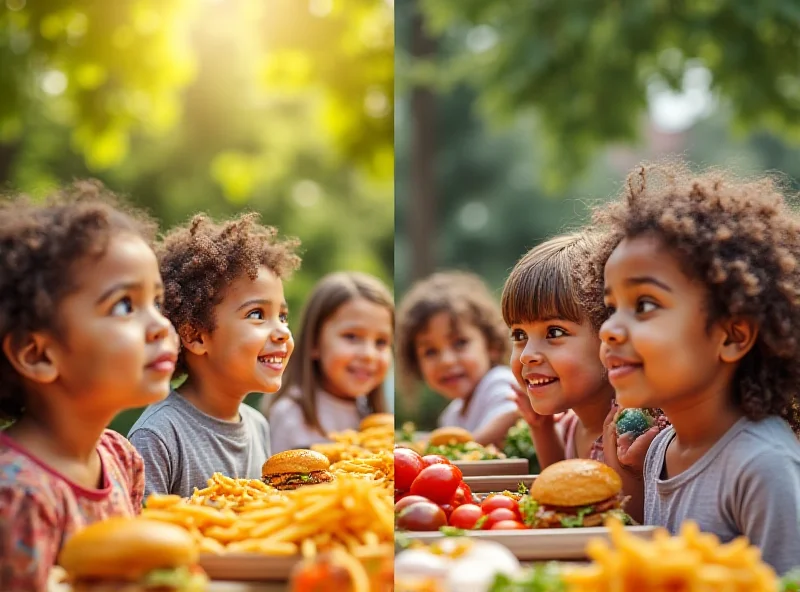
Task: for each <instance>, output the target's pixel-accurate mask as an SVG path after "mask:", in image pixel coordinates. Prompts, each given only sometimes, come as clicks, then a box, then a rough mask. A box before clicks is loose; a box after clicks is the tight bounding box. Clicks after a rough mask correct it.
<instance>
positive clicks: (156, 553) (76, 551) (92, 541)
mask: <svg viewBox="0 0 800 592" xmlns="http://www.w3.org/2000/svg"><path fill="white" fill-rule="evenodd" d="M197 559H198V550H197V547H196V545H195V542H194V539H193V538H192V536H191V535H190V534H189V533H188V532H187V531H185V530H184V529H183V528H181V527H179V526H176V525H174V524H168V523H166V522H159V521H156V520H147V519H144V518H110V519H108V520H104V521H102V522H96V523H94V524H92V525H90V526H87V527H86V528H84V529H83V530H80V531H78V532H77V533H76V534H75V535H73V536H72V537H70V538H69V539H68V540H67V542H66V543H65V544H64V546H63V548H62V549H61V553H60V555H59V558H58V563H59V565H60V566H61V567H62V569H63V570H64V571H65V572H66V574H67V576H66V580H67V584H68V585H69V586H70V588H71V590H72V592H111V591H114V592H202V591H204V590H206V585H207V583H208V579H207V578H206V575H205V573H204V572H203V570H202V569H201V568H200V567H199V566H198V565H197Z"/></svg>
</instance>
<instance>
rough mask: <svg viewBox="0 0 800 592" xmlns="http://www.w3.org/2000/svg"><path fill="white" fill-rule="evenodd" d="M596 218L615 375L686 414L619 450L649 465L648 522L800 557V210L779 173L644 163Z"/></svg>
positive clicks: (593, 266)
mask: <svg viewBox="0 0 800 592" xmlns="http://www.w3.org/2000/svg"><path fill="white" fill-rule="evenodd" d="M594 222H595V224H596V225H597V226H598V227H599V228H601V229H603V230H604V231H606V232H607V239H605V240H604V242H603V244H602V245H601V246H600V247H599V248H598V249H597V250H595V251H594V253H593V255H592V257H591V258H590V259H589V261H588V265H587V268H586V270H585V271H586V273H585V278H586V281H587V285H588V286H594V288H593V289H594V290H595V292H594V293H595V297H594V300H595V302H597V301H598V299H599V297H600V289H599V287H601V286H602V298H603V300H604V303H605V306H606V309H607V317H608V318H607V319H606V320H605V322H604V323H603V324H602V326H601V328H600V338H601V340H602V346H601V352H600V353H601V359H602V360H603V364H604V365H605V367H606V368H607V369H608V374H609V380H610V381H611V384H612V385H613V386H614V389H615V391H616V396H617V400H618V401H619V403H620V404H621V405H622V406H623V407H661V408H662V409H663V410H664V412H665V413H666V415H667V417H669V419H670V421H671V422H672V427H670V428H667V429H666V430H664V431H663V432H661V433H660V434H659V435H658V436H656V437H655V439H654V440H652V443H650V445H649V449H647V446H646V445H647V441H646V440H644V439H642V440H638V441H636V442H634V444H633V445H632V446H631V447H630V448H628V449H627V450H623V449H621V448H620V449H614V447H612V449H611V450H612V452H611V453H612V454H613V453H614V452H616V454H617V455H618V457H619V461H620V463H621V465H622V467H623V469H627V470H628V471H629V472H630V473H631V474H634V475H635V474H636V473H637V472H639V477H640V478H641V473H640V471H641V470H642V468H643V476H644V501H645V503H644V508H645V513H644V518H645V522H646V523H647V524H655V525H660V526H664V527H666V528H667V529H668V530H670V531H671V532H672V533H676V532H677V531H678V529H679V528H680V525H681V523H682V522H683V521H684V520H694V521H696V522H697V523H698V524H699V526H700V528H701V529H702V530H704V531H708V532H712V533H714V534H716V535H717V536H719V537H720V539H722V540H723V541H729V540H731V539H733V538H735V537H737V536H739V535H745V536H747V537H748V538H749V539H750V541H751V542H752V543H753V544H755V545H757V546H758V547H759V548H760V549H761V551H762V554H763V557H764V559H765V561H767V562H768V563H770V564H771V565H772V566H774V568H775V569H776V570H777V571H778V572H779V573H783V572H785V571H787V570H788V569H789V568H791V567H793V566H794V565H795V564H796V563H797V561H798V559H797V558H798V557H800V504H798V499H800V443H798V440H797V437H796V435H795V433H794V431H793V429H794V430H797V429H798V427H800V422H798V418H799V417H800V415H799V414H798V389H800V341H798V335H800V222H799V221H798V219H797V217H796V216H795V214H794V213H793V212H792V211H790V209H789V207H788V205H787V203H786V199H785V197H784V196H783V194H782V193H781V192H780V191H779V189H778V187H777V185H776V184H775V183H773V182H772V181H771V180H769V179H757V180H752V181H741V180H737V179H735V178H733V177H732V176H731V175H727V174H724V173H722V172H719V171H714V170H712V171H709V172H705V173H703V174H699V175H693V174H691V172H690V171H689V170H688V169H687V168H686V167H685V166H681V165H674V164H673V165H653V166H643V167H641V168H639V169H638V170H637V171H635V172H634V173H632V174H631V175H630V176H629V177H628V180H627V184H626V186H625V190H624V192H623V195H622V198H621V199H619V200H618V201H616V202H615V203H612V204H609V205H606V206H603V207H602V208H600V209H599V210H598V211H597V212H596V214H595V218H594ZM607 435H608V439H609V440H610V441H613V439H614V430H613V426H609V428H608V430H607ZM645 451H646V457H645V458H644V462H643V467H642V465H641V459H642V457H643V456H644V452H645ZM606 454H607V455H608V454H609V448H608V447H607V449H606ZM636 458H638V459H640V460H639V461H638V463H637V461H636V460H635V459H636Z"/></svg>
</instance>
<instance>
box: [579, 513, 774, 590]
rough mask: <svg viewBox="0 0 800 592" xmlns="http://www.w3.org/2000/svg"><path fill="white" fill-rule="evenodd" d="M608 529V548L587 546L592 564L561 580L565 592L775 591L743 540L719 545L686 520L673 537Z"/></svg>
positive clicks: (614, 525) (595, 543)
mask: <svg viewBox="0 0 800 592" xmlns="http://www.w3.org/2000/svg"><path fill="white" fill-rule="evenodd" d="M608 526H609V528H610V530H611V542H612V545H613V546H609V545H608V544H607V543H606V542H605V541H603V540H599V539H595V540H592V541H590V543H589V546H588V548H587V552H588V555H589V557H590V558H591V559H592V560H593V563H592V564H591V565H589V566H586V567H576V568H574V569H570V570H568V571H566V573H565V574H564V576H563V578H564V580H565V582H566V584H567V589H568V590H569V591H570V592H578V591H580V592H607V591H608V590H615V591H618V592H639V591H641V590H648V591H652V592H662V591H668V590H729V591H730V592H775V590H777V589H778V578H777V576H776V574H775V572H774V571H773V569H772V568H771V567H770V566H768V565H766V564H765V563H763V562H762V561H761V554H760V552H759V550H758V548H756V547H753V546H750V544H749V543H748V542H747V540H746V539H745V538H739V539H736V540H734V541H731V542H730V543H727V544H720V541H719V539H718V538H717V537H716V536H715V535H713V534H709V533H702V532H700V529H699V528H698V526H697V524H696V523H694V522H691V521H689V522H685V523H683V525H682V527H681V532H680V534H679V535H678V536H674V537H671V536H669V534H668V533H667V531H666V530H660V531H658V532H657V533H656V535H655V537H654V538H653V540H651V541H643V540H642V539H640V538H638V537H635V536H634V535H632V534H630V533H627V532H625V529H624V528H623V527H622V524H621V523H620V522H618V521H616V520H615V521H612V522H610V523H609V524H608Z"/></svg>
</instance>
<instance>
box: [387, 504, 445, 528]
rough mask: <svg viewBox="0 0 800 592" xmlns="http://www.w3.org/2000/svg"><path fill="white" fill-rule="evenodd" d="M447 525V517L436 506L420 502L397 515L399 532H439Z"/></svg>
mask: <svg viewBox="0 0 800 592" xmlns="http://www.w3.org/2000/svg"><path fill="white" fill-rule="evenodd" d="M446 525H447V516H445V513H444V510H442V509H441V508H440V507H439V506H437V505H436V504H432V503H431V502H418V503H416V504H411V505H410V506H408V507H407V508H406V509H404V510H403V511H402V512H400V513H399V514H398V515H397V529H398V530H439V527H441V526H446Z"/></svg>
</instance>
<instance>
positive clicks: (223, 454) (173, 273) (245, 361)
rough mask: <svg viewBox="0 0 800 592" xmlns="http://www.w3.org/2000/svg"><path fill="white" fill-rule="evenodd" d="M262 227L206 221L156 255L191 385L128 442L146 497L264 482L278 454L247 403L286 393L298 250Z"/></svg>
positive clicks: (157, 408)
mask: <svg viewBox="0 0 800 592" xmlns="http://www.w3.org/2000/svg"><path fill="white" fill-rule="evenodd" d="M257 221H258V216H257V215H256V214H244V215H241V216H239V217H238V218H236V219H233V220H228V221H226V222H223V223H221V224H217V223H215V222H213V221H212V220H211V219H210V218H208V217H207V216H205V215H203V214H198V215H196V216H194V217H193V218H192V220H191V221H190V222H189V223H188V224H187V225H185V226H180V227H177V228H175V229H173V230H171V231H170V232H169V233H168V234H167V235H166V236H165V237H164V239H163V241H162V243H161V244H160V245H159V246H158V248H157V253H158V256H159V260H160V264H161V275H162V276H163V278H164V289H165V298H164V314H165V315H166V316H167V318H168V319H169V320H170V321H172V323H173V325H174V326H175V328H176V329H177V331H178V335H179V336H180V339H181V344H182V349H181V352H180V355H179V357H178V364H177V373H178V374H179V375H180V374H184V375H186V380H185V382H183V383H182V384H181V386H179V387H178V389H177V391H174V392H172V393H170V395H169V396H168V397H167V398H166V399H165V400H164V401H162V402H160V403H157V404H156V405H152V406H151V407H149V408H147V409H146V410H145V411H144V413H143V414H142V416H141V417H140V418H139V420H138V421H137V422H136V424H134V426H133V427H132V428H131V431H130V434H129V438H130V440H131V442H132V443H133V445H134V446H135V447H136V448H137V450H138V451H139V452H140V454H141V455H142V457H143V458H144V463H145V469H146V488H145V490H146V494H148V495H149V494H151V493H162V494H163V493H171V494H177V495H180V496H183V497H187V496H190V495H191V494H192V492H193V490H194V488H195V487H204V486H205V483H206V480H207V479H208V478H209V477H211V475H212V474H213V473H215V472H218V471H219V472H222V473H223V474H225V475H227V476H229V477H234V478H252V479H258V478H260V477H261V467H262V465H263V464H264V462H265V461H266V460H267V457H269V455H270V437H269V426H268V425H267V421H266V419H265V418H264V416H263V415H261V414H260V413H259V412H258V411H257V410H256V409H253V408H252V407H249V406H248V405H246V404H244V403H243V401H244V398H245V397H246V396H247V395H248V394H249V393H251V392H268V393H269V392H275V391H277V390H278V389H279V388H280V387H281V380H282V376H283V371H284V369H285V367H286V363H287V362H288V360H289V357H290V356H291V354H292V350H293V349H294V342H293V340H292V334H291V332H290V331H289V325H288V315H289V311H288V308H287V305H286V300H285V298H284V292H283V280H284V279H286V278H287V277H288V276H289V274H290V273H291V272H292V271H294V270H295V269H297V267H298V266H299V263H300V259H299V257H298V256H297V254H296V253H295V249H296V247H297V245H298V243H297V241H295V240H293V239H291V240H278V239H277V238H276V234H277V231H276V230H275V229H274V228H271V227H266V226H261V225H260V224H258V222H257Z"/></svg>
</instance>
